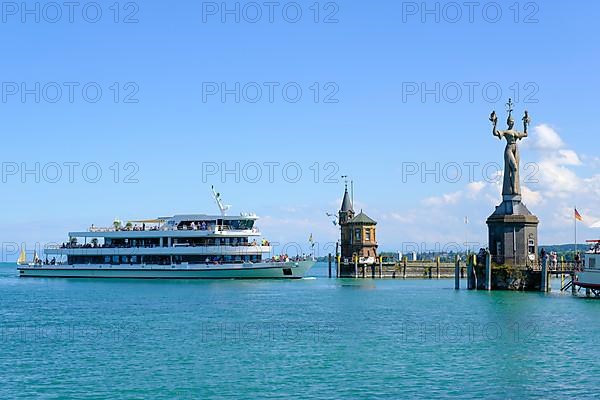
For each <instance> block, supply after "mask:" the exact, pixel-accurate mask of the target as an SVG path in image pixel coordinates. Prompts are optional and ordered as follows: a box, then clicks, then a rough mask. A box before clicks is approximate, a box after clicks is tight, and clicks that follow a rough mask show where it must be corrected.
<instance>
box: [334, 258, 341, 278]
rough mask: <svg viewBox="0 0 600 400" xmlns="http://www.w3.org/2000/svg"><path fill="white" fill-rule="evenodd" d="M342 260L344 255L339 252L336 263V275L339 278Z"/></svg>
mask: <svg viewBox="0 0 600 400" xmlns="http://www.w3.org/2000/svg"><path fill="white" fill-rule="evenodd" d="M341 260H342V256H340V255H339V254H338V255H337V265H336V271H335V277H336V278H338V279H339V277H340V261H341Z"/></svg>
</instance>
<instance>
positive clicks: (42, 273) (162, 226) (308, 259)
mask: <svg viewBox="0 0 600 400" xmlns="http://www.w3.org/2000/svg"><path fill="white" fill-rule="evenodd" d="M213 196H214V198H215V201H216V203H217V205H218V207H219V209H220V211H221V213H220V215H206V214H189V215H174V216H172V217H160V218H156V219H146V220H135V221H129V222H128V223H126V224H125V226H123V225H122V223H121V221H119V220H115V221H114V222H113V225H112V226H110V227H106V228H99V227H95V226H94V225H92V226H91V227H90V228H89V229H88V230H86V231H76V232H69V234H68V237H69V240H68V242H66V243H63V244H62V245H58V246H51V247H47V248H46V249H45V250H44V253H45V256H46V261H44V262H42V261H41V260H40V259H39V258H37V255H36V257H34V258H36V260H34V262H33V263H29V264H28V263H26V262H25V260H24V254H22V255H21V256H20V257H19V263H18V267H17V269H18V271H19V276H21V277H61V278H146V279H253V278H254V279H256V278H286V279H294V278H302V277H304V275H305V274H306V273H307V272H308V271H309V270H310V268H311V267H312V266H313V265H314V264H315V260H314V258H313V256H312V255H308V256H306V255H299V256H295V257H289V256H287V255H280V256H272V254H271V253H272V250H273V249H272V246H271V245H270V243H269V242H268V241H267V240H265V239H262V235H261V233H260V231H259V230H258V228H257V227H256V226H255V223H256V221H257V220H258V217H257V216H256V215H255V214H241V215H240V216H228V215H226V211H227V210H228V209H229V206H225V205H223V203H222V201H221V198H220V194H219V193H217V192H215V190H214V188H213ZM49 258H51V261H49V260H48V259H49Z"/></svg>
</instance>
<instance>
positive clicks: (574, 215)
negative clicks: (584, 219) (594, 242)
mask: <svg viewBox="0 0 600 400" xmlns="http://www.w3.org/2000/svg"><path fill="white" fill-rule="evenodd" d="M573 217H574V219H575V254H574V255H573V257H575V256H577V206H575V212H574V213H573Z"/></svg>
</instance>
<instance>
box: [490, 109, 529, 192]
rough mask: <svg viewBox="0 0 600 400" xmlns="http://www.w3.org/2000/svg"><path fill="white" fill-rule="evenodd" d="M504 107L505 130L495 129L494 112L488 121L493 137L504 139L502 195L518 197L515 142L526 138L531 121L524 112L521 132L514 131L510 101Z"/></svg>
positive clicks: (518, 183) (516, 147)
mask: <svg viewBox="0 0 600 400" xmlns="http://www.w3.org/2000/svg"><path fill="white" fill-rule="evenodd" d="M506 106H507V108H508V118H507V120H506V123H507V124H508V129H507V130H505V131H502V130H499V129H497V125H498V116H497V115H496V111H492V114H491V115H490V121H492V124H493V128H492V133H493V135H494V136H496V137H498V139H500V140H502V138H505V139H506V149H505V150H504V185H503V187H502V195H504V196H519V195H521V183H520V180H519V162H520V157H519V148H518V146H517V141H519V140H521V139H523V138H526V137H527V136H528V134H527V128H528V126H529V124H530V122H531V119H530V118H529V114H528V113H527V111H525V116H524V117H523V132H519V131H518V130H516V129H514V126H515V120H514V119H513V117H512V112H513V108H512V106H513V102H512V99H508V103H507V104H506Z"/></svg>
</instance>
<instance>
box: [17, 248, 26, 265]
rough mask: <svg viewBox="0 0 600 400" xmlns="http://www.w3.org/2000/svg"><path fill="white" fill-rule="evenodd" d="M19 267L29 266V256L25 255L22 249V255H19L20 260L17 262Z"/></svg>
mask: <svg viewBox="0 0 600 400" xmlns="http://www.w3.org/2000/svg"><path fill="white" fill-rule="evenodd" d="M17 264H18V265H27V256H26V255H25V249H21V254H19V259H18V260H17Z"/></svg>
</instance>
